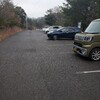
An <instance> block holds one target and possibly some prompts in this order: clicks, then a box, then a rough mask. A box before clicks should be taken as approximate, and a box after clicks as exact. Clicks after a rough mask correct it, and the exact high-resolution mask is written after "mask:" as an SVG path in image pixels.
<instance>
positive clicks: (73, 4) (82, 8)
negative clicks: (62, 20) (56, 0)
mask: <svg viewBox="0 0 100 100" xmlns="http://www.w3.org/2000/svg"><path fill="white" fill-rule="evenodd" d="M99 6H100V5H99ZM63 13H64V15H65V17H66V18H67V19H66V23H67V24H69V25H77V23H78V22H80V21H81V22H82V26H83V30H84V29H85V28H86V27H87V25H88V24H89V23H90V22H91V21H92V20H93V19H96V18H98V13H97V0H88V1H87V0H66V3H65V4H64V7H63ZM68 20H69V21H68Z"/></svg>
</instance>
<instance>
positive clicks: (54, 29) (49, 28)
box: [45, 26, 62, 34]
mask: <svg viewBox="0 0 100 100" xmlns="http://www.w3.org/2000/svg"><path fill="white" fill-rule="evenodd" d="M60 28H62V26H50V27H48V28H47V29H45V33H46V34H47V33H48V32H50V31H56V30H58V29H60Z"/></svg>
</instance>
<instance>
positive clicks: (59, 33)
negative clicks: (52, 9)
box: [47, 27, 81, 40]
mask: <svg viewBox="0 0 100 100" xmlns="http://www.w3.org/2000/svg"><path fill="white" fill-rule="evenodd" d="M80 32H81V30H80V28H77V27H64V28H62V29H59V30H56V31H50V32H48V34H47V37H48V38H49V39H53V40H57V39H60V38H71V39H74V36H75V34H76V33H80Z"/></svg>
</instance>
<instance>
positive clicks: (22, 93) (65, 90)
mask: <svg viewBox="0 0 100 100" xmlns="http://www.w3.org/2000/svg"><path fill="white" fill-rule="evenodd" d="M72 43H73V41H72V40H57V41H52V40H47V37H46V35H45V34H43V33H42V32H40V31H25V32H22V33H18V34H16V35H15V36H12V37H10V38H8V39H6V40H5V41H3V42H1V43H0V100H100V73H99V72H98V73H94V72H93V73H87V74H84V73H80V72H82V71H94V70H100V62H93V61H90V60H89V59H86V58H83V57H80V56H77V55H75V54H74V53H73V52H72ZM78 72H79V73H78Z"/></svg>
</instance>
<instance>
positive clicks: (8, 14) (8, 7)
mask: <svg viewBox="0 0 100 100" xmlns="http://www.w3.org/2000/svg"><path fill="white" fill-rule="evenodd" d="M25 23H26V13H25V11H24V10H23V9H22V8H21V7H15V6H14V5H13V3H12V1H11V0H2V1H0V27H12V26H16V25H17V26H22V27H25Z"/></svg>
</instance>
